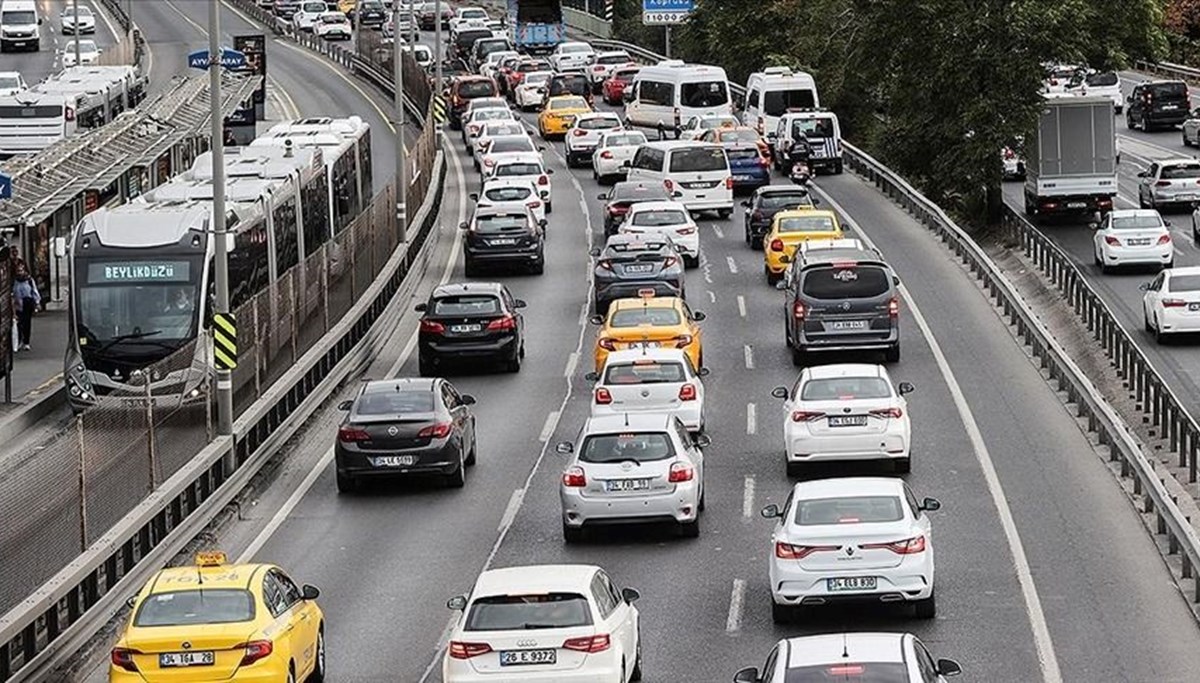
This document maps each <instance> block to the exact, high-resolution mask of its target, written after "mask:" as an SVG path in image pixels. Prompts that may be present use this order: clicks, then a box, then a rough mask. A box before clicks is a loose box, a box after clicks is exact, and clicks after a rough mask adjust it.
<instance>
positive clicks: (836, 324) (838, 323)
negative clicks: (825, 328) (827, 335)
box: [829, 320, 867, 332]
mask: <svg viewBox="0 0 1200 683" xmlns="http://www.w3.org/2000/svg"><path fill="white" fill-rule="evenodd" d="M829 329H831V330H834V331H835V332H844V331H846V330H865V329H867V321H866V320H835V321H833V322H831V323H829Z"/></svg>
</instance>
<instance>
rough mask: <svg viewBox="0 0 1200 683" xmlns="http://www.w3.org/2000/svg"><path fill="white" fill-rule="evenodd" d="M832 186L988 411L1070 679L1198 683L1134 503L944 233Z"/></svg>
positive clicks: (846, 185) (1172, 589) (831, 181)
mask: <svg viewBox="0 0 1200 683" xmlns="http://www.w3.org/2000/svg"><path fill="white" fill-rule="evenodd" d="M820 183H821V187H822V188H824V189H826V190H827V191H829V192H830V193H831V194H833V195H834V196H835V197H836V198H837V200H838V201H839V202H841V203H843V204H844V205H845V206H853V207H856V209H855V212H856V216H857V217H858V219H859V221H860V223H861V224H863V225H867V226H879V227H878V228H873V229H871V235H872V237H873V238H874V239H875V240H876V241H877V242H878V243H879V246H880V247H881V248H882V249H883V251H884V253H885V254H886V255H887V256H888V257H889V258H890V260H891V261H892V263H893V264H894V265H895V266H896V267H897V269H898V270H899V272H900V273H901V277H902V278H903V279H904V281H905V282H906V286H907V287H908V289H909V291H910V292H911V293H912V295H913V296H914V297H915V298H916V300H917V301H918V304H919V305H920V306H921V308H922V310H923V311H924V312H925V313H926V314H927V315H928V316H929V318H928V321H929V324H930V326H931V328H932V329H933V331H934V334H935V335H937V336H938V338H939V339H940V340H941V343H942V344H943V351H944V352H945V354H946V357H947V359H948V360H949V362H950V363H951V365H952V367H953V368H954V369H955V372H956V373H957V374H958V376H959V382H960V384H961V386H962V389H963V391H964V394H965V396H966V398H967V400H968V401H970V402H971V403H972V405H974V406H976V408H975V410H974V414H975V419H976V420H977V421H978V425H979V429H980V432H981V434H982V436H983V438H984V440H985V442H986V443H987V445H988V448H989V450H990V452H991V455H992V458H993V459H994V463H995V468H996V471H997V473H998V475H999V480H1000V482H1001V484H1002V485H1003V486H1004V487H1005V493H1006V495H1007V500H1008V501H1009V504H1010V506H1011V509H1012V514H1013V518H1014V521H1015V523H1016V528H1017V530H1018V531H1019V532H1020V534H1021V538H1022V540H1023V542H1024V546H1025V552H1026V554H1027V556H1028V558H1029V563H1030V566H1031V568H1032V576H1033V580H1034V583H1035V585H1036V587H1037V589H1038V591H1039V592H1040V594H1041V597H1042V607H1043V609H1044V611H1045V615H1046V620H1047V623H1048V626H1049V632H1050V636H1051V637H1052V639H1053V641H1054V646H1055V647H1056V649H1057V653H1058V660H1059V663H1060V665H1061V667H1062V671H1063V674H1064V678H1065V679H1067V680H1095V678H1096V676H1097V675H1102V676H1104V678H1105V679H1108V680H1112V678H1111V674H1112V673H1116V674H1117V675H1118V676H1119V678H1118V680H1153V679H1163V680H1181V681H1182V680H1186V679H1187V678H1188V677H1189V676H1190V675H1191V674H1190V673H1189V672H1193V671H1195V670H1196V667H1197V666H1200V649H1198V647H1197V646H1198V645H1200V631H1198V630H1197V628H1196V622H1195V619H1194V617H1193V615H1192V614H1191V612H1190V610H1189V609H1188V606H1187V605H1186V604H1185V602H1184V601H1183V599H1182V598H1181V595H1180V592H1179V590H1178V588H1177V587H1176V586H1175V584H1174V581H1173V579H1172V577H1171V575H1170V573H1169V572H1168V571H1167V570H1166V568H1165V566H1164V565H1163V562H1162V560H1161V558H1160V557H1159V554H1158V549H1157V548H1156V546H1155V544H1154V542H1153V540H1152V539H1151V537H1150V536H1149V534H1148V533H1147V532H1146V530H1145V529H1144V527H1143V526H1142V522H1141V520H1140V519H1139V518H1138V515H1137V514H1136V512H1135V511H1134V509H1133V508H1132V507H1131V504H1130V502H1129V499H1128V497H1127V496H1126V495H1125V493H1124V491H1123V490H1122V489H1121V488H1120V486H1119V485H1118V484H1117V483H1116V481H1115V480H1114V478H1113V477H1112V475H1111V474H1110V472H1109V471H1108V469H1107V467H1106V466H1105V464H1104V463H1103V461H1102V459H1101V458H1099V457H1097V455H1096V454H1095V452H1094V451H1093V449H1092V448H1091V446H1090V444H1089V441H1088V439H1086V438H1084V436H1083V434H1082V433H1081V432H1080V430H1079V428H1078V426H1077V425H1076V424H1075V422H1074V420H1072V419H1071V418H1070V417H1069V415H1068V413H1067V412H1066V410H1065V409H1064V407H1063V406H1062V404H1061V402H1060V401H1059V400H1058V398H1057V396H1056V395H1055V394H1054V392H1053V391H1051V390H1050V388H1049V386H1048V385H1047V384H1046V382H1045V381H1044V380H1043V379H1042V377H1041V375H1040V373H1039V372H1037V371H1036V370H1035V369H1034V367H1033V366H1032V364H1031V363H1030V362H1029V360H1028V359H1027V357H1026V355H1025V353H1024V351H1023V350H1022V349H1020V347H1018V346H1017V345H1016V344H1013V343H1012V342H1011V335H1010V333H1009V331H1008V329H1007V328H1006V326H1005V325H1003V324H1002V323H1001V321H1000V320H999V318H998V317H997V315H996V314H995V313H994V312H993V310H992V309H991V307H990V306H988V305H987V304H985V303H984V300H983V299H982V298H981V296H980V294H979V292H978V290H977V288H976V287H975V286H974V285H973V284H968V283H966V282H965V281H964V277H965V276H964V274H963V270H962V269H961V267H960V266H959V265H958V264H957V263H954V262H952V261H951V260H950V259H948V258H946V256H947V255H948V252H947V251H946V250H945V247H944V246H942V245H941V244H940V242H939V241H938V240H937V239H936V238H935V237H934V236H933V234H932V233H930V232H929V231H928V230H926V229H925V228H924V227H922V226H920V225H919V224H917V223H915V222H914V221H913V220H912V219H911V218H909V217H908V216H906V215H904V214H899V213H898V212H897V211H895V210H894V207H892V205H891V204H890V203H888V202H887V200H886V199H884V198H883V197H882V196H881V195H880V194H879V193H878V192H877V191H876V190H875V189H874V188H872V187H870V186H868V185H867V184H866V183H865V182H863V181H861V180H859V179H857V178H852V177H849V176H845V177H840V178H838V177H834V178H828V179H826V178H821V179H820ZM860 210H861V213H859V212H860ZM884 226H886V228H885V227H884ZM905 274H907V275H905ZM953 281H959V282H963V286H961V287H947V286H946V283H947V282H953ZM968 330H969V331H972V333H971V334H964V333H963V332H964V331H968ZM1113 548H1120V549H1121V551H1120V552H1113V551H1112V549H1113ZM1135 605H1138V606H1139V607H1138V608H1135V607H1134V606H1135ZM1111 643H1123V644H1128V645H1129V646H1126V647H1122V648H1119V649H1117V648H1113V647H1112V646H1111Z"/></svg>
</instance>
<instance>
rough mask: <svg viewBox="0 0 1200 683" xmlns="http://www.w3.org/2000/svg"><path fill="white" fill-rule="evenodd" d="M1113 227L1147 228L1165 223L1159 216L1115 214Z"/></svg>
mask: <svg viewBox="0 0 1200 683" xmlns="http://www.w3.org/2000/svg"><path fill="white" fill-rule="evenodd" d="M1164 177H1165V176H1164ZM1112 227H1113V229H1114V230H1146V229H1149V228H1161V227H1163V223H1162V219H1160V218H1159V217H1158V216H1113V219H1112Z"/></svg>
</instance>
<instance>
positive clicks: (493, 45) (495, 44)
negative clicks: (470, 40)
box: [475, 38, 508, 56]
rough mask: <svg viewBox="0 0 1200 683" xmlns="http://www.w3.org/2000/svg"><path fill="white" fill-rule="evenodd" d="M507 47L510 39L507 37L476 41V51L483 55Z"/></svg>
mask: <svg viewBox="0 0 1200 683" xmlns="http://www.w3.org/2000/svg"><path fill="white" fill-rule="evenodd" d="M507 49H508V40H507V39H505V38H497V39H495V40H480V41H477V42H476V43H475V52H477V53H478V54H479V55H481V56H482V55H487V54H489V53H492V52H499V51H501V50H507Z"/></svg>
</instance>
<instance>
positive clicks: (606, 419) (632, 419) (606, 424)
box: [583, 413, 675, 435]
mask: <svg viewBox="0 0 1200 683" xmlns="http://www.w3.org/2000/svg"><path fill="white" fill-rule="evenodd" d="M674 419H675V416H674V415H672V414H670V413H620V414H618V415H599V416H597V417H589V418H588V419H587V422H585V423H584V425H583V434H584V435H589V434H620V433H622V432H630V431H648V432H649V431H661V430H664V429H669V428H670V427H671V424H672V422H671V421H672V420H674Z"/></svg>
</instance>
